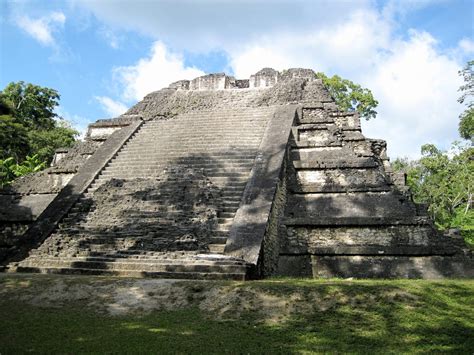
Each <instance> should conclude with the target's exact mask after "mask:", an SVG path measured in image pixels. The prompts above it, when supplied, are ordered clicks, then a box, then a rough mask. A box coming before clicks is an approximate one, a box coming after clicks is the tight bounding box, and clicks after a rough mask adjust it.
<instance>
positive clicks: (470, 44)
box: [459, 38, 474, 54]
mask: <svg viewBox="0 0 474 355" xmlns="http://www.w3.org/2000/svg"><path fill="white" fill-rule="evenodd" d="M459 48H460V49H461V50H462V51H463V52H464V53H465V54H472V53H474V41H473V40H472V39H469V38H463V39H462V40H460V41H459Z"/></svg>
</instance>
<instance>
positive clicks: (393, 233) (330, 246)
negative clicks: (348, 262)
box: [280, 224, 456, 256]
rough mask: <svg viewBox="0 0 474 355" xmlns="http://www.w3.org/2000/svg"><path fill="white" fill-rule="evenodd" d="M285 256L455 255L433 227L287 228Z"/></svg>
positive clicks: (281, 248)
mask: <svg viewBox="0 0 474 355" xmlns="http://www.w3.org/2000/svg"><path fill="white" fill-rule="evenodd" d="M280 251H281V253H282V254H313V255H382V256H383V255H415V256H417V255H452V254H454V253H455V252H456V249H455V248H454V247H453V246H450V240H449V238H447V237H443V236H441V235H439V234H437V233H436V232H435V231H434V229H433V227H432V226H430V225H425V226H421V225H416V224H415V225H392V226H391V225H380V226H341V227H336V226H331V227H329V226H328V227H310V226H288V227H287V235H286V238H285V240H284V241H283V242H282V244H281V247H280Z"/></svg>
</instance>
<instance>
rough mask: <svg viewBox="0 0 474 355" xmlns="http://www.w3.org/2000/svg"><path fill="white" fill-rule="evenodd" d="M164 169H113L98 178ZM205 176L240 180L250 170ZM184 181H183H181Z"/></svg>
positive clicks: (102, 173) (152, 173) (153, 173)
mask: <svg viewBox="0 0 474 355" xmlns="http://www.w3.org/2000/svg"><path fill="white" fill-rule="evenodd" d="M163 170H164V169H150V168H147V167H143V168H141V169H140V168H134V169H128V170H126V169H122V168H120V169H115V168H114V167H110V168H107V169H105V170H103V171H102V172H101V173H100V176H103V177H108V176H114V175H120V176H132V175H134V174H136V175H140V174H150V175H159V174H161V173H163ZM205 173H206V175H207V176H209V177H238V178H242V177H245V176H247V175H248V174H249V173H250V170H242V171H226V170H221V171H217V170H216V171H206V172H205ZM183 181H184V180H183Z"/></svg>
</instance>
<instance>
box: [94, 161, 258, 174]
mask: <svg viewBox="0 0 474 355" xmlns="http://www.w3.org/2000/svg"><path fill="white" fill-rule="evenodd" d="M171 166H173V167H180V168H192V169H195V170H199V171H204V172H206V173H208V174H209V173H211V174H212V173H216V172H223V171H225V172H231V173H232V172H245V171H250V170H251V169H252V166H253V162H251V163H250V162H249V163H247V164H234V165H232V166H223V165H221V164H214V165H212V166H211V165H204V164H199V165H198V164H192V163H191V164H176V165H175V164H173V165H171ZM169 168H170V164H166V163H162V162H150V163H149V164H147V165H144V164H141V163H136V162H134V163H131V164H123V163H122V164H119V163H113V164H109V165H108V166H106V167H105V168H104V170H102V171H103V172H105V171H110V170H114V171H127V170H128V171H130V170H133V171H135V170H137V169H140V170H150V171H163V170H165V169H169Z"/></svg>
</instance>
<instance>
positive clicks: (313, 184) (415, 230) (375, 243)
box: [277, 103, 473, 278]
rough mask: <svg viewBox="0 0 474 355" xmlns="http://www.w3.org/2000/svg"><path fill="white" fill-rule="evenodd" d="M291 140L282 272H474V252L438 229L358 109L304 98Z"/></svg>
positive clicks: (392, 274) (384, 274)
mask: <svg viewBox="0 0 474 355" xmlns="http://www.w3.org/2000/svg"><path fill="white" fill-rule="evenodd" d="M290 145H291V147H292V150H291V154H290V164H289V166H288V169H287V174H288V196H287V203H286V206H285V216H286V218H285V219H284V220H283V222H282V224H283V225H282V226H281V230H282V231H284V233H282V234H281V239H280V243H279V246H280V255H279V260H278V271H277V274H279V275H288V276H313V277H435V278H436V277H451V276H454V275H456V276H457V277H472V274H473V273H472V271H469V269H472V267H473V263H472V256H471V253H470V252H468V251H466V249H465V246H463V245H461V244H460V243H459V242H458V241H457V240H455V239H453V238H452V237H446V236H443V235H441V234H440V233H438V232H437V231H436V230H435V228H434V226H433V224H432V223H431V221H430V220H429V218H428V216H427V213H426V209H425V208H423V207H422V206H417V205H415V204H414V203H413V201H412V199H411V196H410V193H409V190H408V188H407V187H406V179H405V176H404V175H401V174H393V172H392V170H391V167H390V163H389V160H388V157H387V154H386V143H385V142H384V141H381V140H377V139H366V138H365V137H364V136H363V135H362V132H361V128H360V121H359V118H358V117H357V115H355V114H353V113H344V114H343V113H339V112H337V111H334V110H333V109H332V108H330V107H326V108H325V106H324V103H314V104H312V105H304V106H303V109H302V115H301V116H300V117H299V120H298V121H297V123H296V124H295V126H294V127H293V128H292V137H291V140H290Z"/></svg>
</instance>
